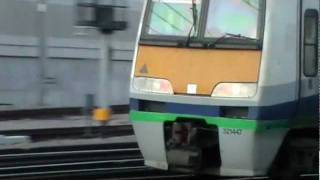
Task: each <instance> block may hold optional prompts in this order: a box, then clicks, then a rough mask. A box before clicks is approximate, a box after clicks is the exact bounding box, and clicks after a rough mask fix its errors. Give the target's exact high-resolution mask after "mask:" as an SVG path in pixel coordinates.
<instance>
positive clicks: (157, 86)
mask: <svg viewBox="0 0 320 180" xmlns="http://www.w3.org/2000/svg"><path fill="white" fill-rule="evenodd" d="M133 87H134V88H135V89H136V90H139V91H143V92H149V93H160V94H173V88H172V85H171V83H170V82H169V81H168V80H165V79H155V78H146V77H135V78H134V79H133Z"/></svg>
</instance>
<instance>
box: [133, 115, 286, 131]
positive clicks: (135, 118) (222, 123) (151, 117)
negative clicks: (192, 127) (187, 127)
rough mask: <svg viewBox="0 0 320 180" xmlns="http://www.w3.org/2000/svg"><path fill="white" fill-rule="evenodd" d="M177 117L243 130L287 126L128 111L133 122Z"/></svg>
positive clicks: (251, 121) (283, 123)
mask: <svg viewBox="0 0 320 180" xmlns="http://www.w3.org/2000/svg"><path fill="white" fill-rule="evenodd" d="M177 118H194V119H204V120H205V121H206V122H207V123H208V124H211V125H217V126H218V127H220V128H239V129H245V130H255V131H263V130H268V129H274V128H288V127H289V125H288V121H285V120H280V121H256V120H247V119H232V118H222V117H208V116H194V115H186V114H172V113H154V112H141V111H130V120H131V121H133V122H137V121H138V122H139V121H143V122H161V123H163V122H170V121H171V122H173V121H175V120H176V119H177Z"/></svg>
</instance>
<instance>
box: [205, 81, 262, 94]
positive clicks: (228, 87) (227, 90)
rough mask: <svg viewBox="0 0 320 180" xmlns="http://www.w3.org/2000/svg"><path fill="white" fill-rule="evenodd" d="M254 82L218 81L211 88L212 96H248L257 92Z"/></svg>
mask: <svg viewBox="0 0 320 180" xmlns="http://www.w3.org/2000/svg"><path fill="white" fill-rule="evenodd" d="M257 86H258V85H257V84H256V83H220V84H218V85H217V86H216V88H215V89H214V90H213V93H212V95H211V96H212V97H227V98H250V97H253V96H254V95H255V94H256V92H257Z"/></svg>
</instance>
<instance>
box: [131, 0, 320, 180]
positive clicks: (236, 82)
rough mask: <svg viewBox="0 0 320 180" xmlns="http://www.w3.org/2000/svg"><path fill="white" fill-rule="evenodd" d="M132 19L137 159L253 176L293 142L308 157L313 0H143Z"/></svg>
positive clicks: (312, 120) (314, 87) (313, 119)
mask: <svg viewBox="0 0 320 180" xmlns="http://www.w3.org/2000/svg"><path fill="white" fill-rule="evenodd" d="M142 22H143V24H142V25H141V27H140V35H139V41H138V43H137V49H136V57H135V61H134V65H133V71H132V77H131V79H132V80H131V90H130V97H131V102H130V106H131V110H130V119H131V121H132V123H133V126H134V130H135V134H136V136H137V139H138V144H139V147H140V149H141V151H142V154H143V156H144V159H145V164H146V165H148V166H151V167H155V168H158V169H164V170H168V169H170V170H181V171H191V172H199V173H208V174H214V175H220V176H261V175H266V174H268V173H269V172H270V171H271V170H273V169H274V165H275V164H277V165H278V164H281V163H279V161H283V160H287V159H285V158H284V159H283V157H288V156H287V155H288V154H292V153H291V151H290V148H291V147H296V146H299V147H302V149H303V148H304V147H306V146H307V147H311V149H312V150H311V151H308V153H309V156H310V157H311V159H312V160H311V165H310V163H306V164H308V165H307V166H308V167H309V169H310V166H311V167H313V166H314V164H315V163H317V162H316V161H317V160H315V159H316V158H315V157H314V155H315V154H314V153H313V152H314V147H315V145H314V144H315V142H316V143H317V140H315V139H314V138H313V137H314V134H313V133H309V132H317V131H315V129H316V128H317V126H316V124H317V120H318V110H319V104H318V95H319V90H318V85H319V84H318V72H317V60H318V52H317V51H319V46H318V43H319V42H318V39H317V38H318V29H319V28H318V27H319V0H290V1H289V0H268V1H265V0H258V1H253V0H247V1H244V0H228V1H226V0H215V1H209V0H196V1H178V0H170V1H169V0H168V1H158V0H150V1H146V6H145V13H144V16H143V20H142ZM188 36H189V37H188ZM315 127H316V128H315ZM307 132H308V133H307ZM306 137H307V139H306ZM308 137H312V138H311V141H309V140H310V139H308ZM292 142H299V143H298V144H299V145H297V143H292ZM300 142H301V143H300ZM304 142H307V143H304ZM310 142H311V143H310ZM304 144H306V146H304ZM298 149H299V148H298ZM291 159H292V158H291ZM295 163H296V162H293V164H295ZM284 166H286V165H284ZM290 166H291V165H290ZM305 167H306V166H303V167H299V168H301V169H305ZM281 168H283V167H281ZM295 168H298V167H295Z"/></svg>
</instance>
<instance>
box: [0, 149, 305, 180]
mask: <svg viewBox="0 0 320 180" xmlns="http://www.w3.org/2000/svg"><path fill="white" fill-rule="evenodd" d="M197 178H199V177H195V176H193V175H190V174H176V173H168V172H164V171H158V170H155V169H151V168H148V167H146V166H144V163H143V158H142V155H141V153H140V150H139V148H138V145H137V144H136V143H112V144H96V145H81V146H80V145H79V146H64V147H62V146H60V147H44V148H35V149H30V150H22V149H15V150H14V149H13V150H0V179H6V180H18V179H19V180H29V179H46V180H50V179H52V180H56V179H78V180H79V179H86V180H94V179H97V180H110V179H122V180H136V179H160V180H161V179H190V180H191V179H192V180H193V179H197ZM201 179H207V178H201ZM211 179H216V180H217V179H219V180H221V178H212V177H211ZM224 179H229V180H253V179H256V180H260V179H261V180H262V179H268V178H267V177H259V178H224ZM304 179H308V180H309V179H310V178H304Z"/></svg>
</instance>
